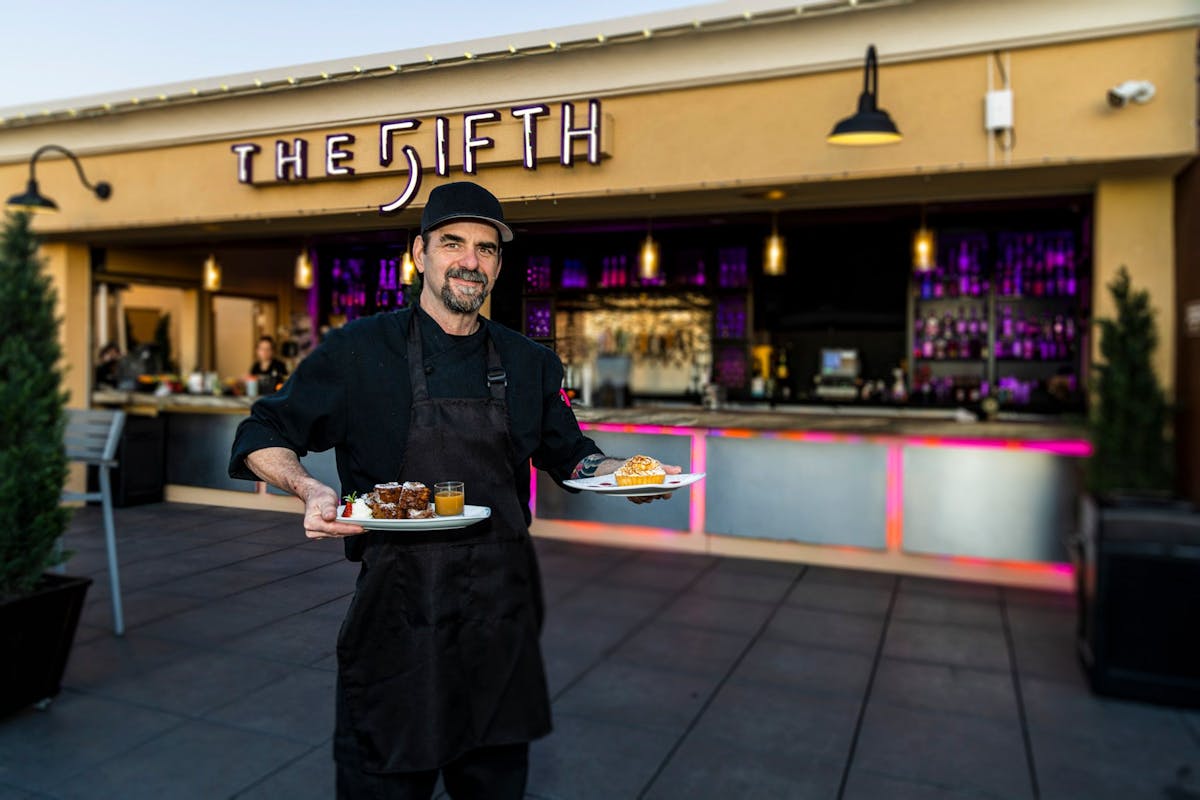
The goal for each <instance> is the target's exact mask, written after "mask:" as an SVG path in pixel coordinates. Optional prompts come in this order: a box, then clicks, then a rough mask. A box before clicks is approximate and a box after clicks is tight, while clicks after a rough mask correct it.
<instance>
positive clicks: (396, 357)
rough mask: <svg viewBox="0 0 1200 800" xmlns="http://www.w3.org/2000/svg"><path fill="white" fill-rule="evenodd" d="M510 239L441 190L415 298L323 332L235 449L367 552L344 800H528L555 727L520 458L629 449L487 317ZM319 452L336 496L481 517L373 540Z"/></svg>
mask: <svg viewBox="0 0 1200 800" xmlns="http://www.w3.org/2000/svg"><path fill="white" fill-rule="evenodd" d="M512 236H513V234H512V230H511V229H510V228H509V227H508V225H507V224H505V222H504V216H503V213H502V210H501V207H500V202H499V201H498V200H497V199H496V198H495V197H494V196H493V195H492V194H491V193H490V192H488V191H487V190H486V189H484V188H483V187H482V186H479V185H478V184H474V183H470V182H466V181H464V182H458V183H448V184H444V185H441V186H438V187H436V188H435V189H434V190H433V191H432V192H430V194H429V201H428V203H427V204H426V206H425V210H424V214H423V215H422V217H421V235H420V237H418V238H417V239H415V240H414V242H413V260H414V261H415V262H416V266H417V270H418V271H420V272H421V274H422V276H423V278H424V281H423V288H422V290H421V294H420V297H419V300H418V303H417V305H416V306H415V307H408V308H404V309H401V310H398V311H391V312H386V313H381V314H376V315H374V316H372V317H366V318H364V319H360V320H356V321H354V322H351V323H350V324H349V325H346V326H345V327H343V328H339V329H337V330H333V331H331V332H330V333H329V335H328V336H327V337H325V339H324V340H323V341H322V342H321V344H320V346H319V347H317V349H316V350H314V351H313V353H312V354H311V355H309V356H308V357H307V358H305V359H304V360H303V361H301V362H300V365H299V366H298V367H297V368H296V374H295V375H294V376H293V377H292V379H291V380H289V381H288V382H287V385H286V386H284V388H283V391H281V392H279V393H278V394H276V395H274V396H272V397H267V398H263V399H262V400H259V401H258V402H257V403H255V404H254V405H253V406H252V407H251V410H250V416H249V417H248V418H247V419H246V420H245V421H244V422H242V423H241V425H240V427H239V428H238V431H237V435H236V437H235V440H234V443H233V448H232V458H231V463H230V469H229V474H230V476H231V477H234V478H243V479H247V480H255V479H256V478H257V479H261V480H265V481H268V482H269V483H271V484H273V485H275V486H278V487H280V488H282V489H285V490H287V491H289V492H291V493H292V494H294V495H296V496H297V497H299V498H300V499H302V500H303V501H304V504H305V514H304V523H303V524H304V529H305V533H306V535H307V536H308V537H309V538H312V539H323V538H341V539H342V540H343V543H344V545H345V547H346V555H347V557H348V558H349V559H350V560H352V561H359V562H361V563H362V567H361V570H360V572H359V577H358V581H357V584H356V588H355V593H354V600H353V602H352V603H351V604H350V608H349V610H348V611H347V616H346V619H345V622H344V623H343V625H342V627H341V631H340V633H339V636H338V646H337V654H338V680H337V706H336V707H337V715H336V716H337V721H336V728H335V732H334V736H333V751H334V759H335V761H336V762H337V796H338V798H339V799H340V800H358V798H376V799H377V800H393V799H398V798H405V799H406V800H418V799H421V798H429V797H431V796H432V795H433V791H434V787H435V785H436V783H437V779H438V774H439V772H440V773H441V775H442V778H443V781H444V785H445V788H446V791H447V793H448V794H449V795H450V797H451V798H454V800H464V799H466V798H469V799H470V800H522V798H524V797H525V785H526V775H527V771H528V753H529V742H531V741H533V740H534V739H538V738H540V737H542V736H545V735H546V734H548V733H549V732H550V727H551V725H550V697H549V693H548V691H547V684H546V675H545V670H544V666H543V663H542V654H541V648H540V645H539V642H538V636H539V633H540V631H541V625H542V615H543V603H542V593H541V581H540V578H539V574H538V565H537V556H536V553H535V552H534V549H533V542H532V540H531V539H530V536H529V523H530V521H531V514H530V510H529V478H530V476H529V469H530V463H531V462H532V465H533V466H534V467H536V468H538V469H541V470H544V471H546V472H547V473H548V474H549V475H550V476H551V477H552V478H553V479H554V480H555V481H556V482H557V483H559V484H560V485H562V482H563V481H565V480H568V479H570V478H573V477H574V478H578V477H590V476H594V475H604V474H609V473H612V472H613V471H615V470H616V469H617V468H618V467H619V466H621V464H622V463H623V462H624V459H621V458H612V457H609V456H606V455H605V454H604V453H602V452H600V448H599V447H597V446H596V444H595V442H593V441H592V440H591V439H589V438H588V437H586V436H584V435H583V433H582V432H581V431H580V429H579V423H578V422H577V421H576V419H575V414H574V413H573V412H572V411H571V408H570V406H569V405H568V404H567V403H566V402H564V400H563V397H562V395H561V394H560V388H561V386H562V379H563V367H562V363H561V362H560V361H559V359H558V356H556V355H555V354H554V352H553V351H552V350H550V349H549V348H546V347H544V346H542V345H540V344H537V343H535V342H533V341H531V340H529V339H527V338H526V337H524V336H522V335H520V334H519V333H516V332H515V331H512V330H509V329H508V328H505V327H504V326H502V325H499V324H497V323H495V322H492V321H490V320H488V319H485V318H484V317H482V316H481V315H480V314H479V310H480V307H481V306H482V305H483V303H484V300H485V299H486V298H487V296H488V293H489V292H490V291H491V289H492V287H493V285H494V284H495V281H496V279H497V277H498V276H499V275H500V264H501V245H502V243H503V242H508V241H511V240H512ZM329 448H333V449H334V450H335V452H336V455H337V466H338V476H339V478H340V481H341V488H342V491H343V492H351V491H356V492H368V491H370V490H371V489H372V487H374V486H375V485H376V484H378V483H383V482H388V481H407V480H414V481H420V482H422V483H425V484H426V485H430V484H431V483H433V482H436V481H443V480H462V481H465V482H466V486H467V493H468V496H470V497H471V498H472V500H471V502H472V503H478V504H481V505H486V506H488V507H490V508H491V516H490V517H489V518H487V519H486V520H484V521H482V522H479V523H476V524H474V525H471V526H469V527H465V528H462V529H459V530H447V531H430V532H428V533H418V532H415V531H413V532H407V531H406V532H404V533H403V534H400V533H392V532H383V533H380V532H373V533H366V532H364V530H363V528H361V527H360V526H358V525H356V524H354V522H353V521H352V520H339V519H338V518H337V517H336V513H337V508H338V496H337V494H336V493H335V492H334V490H333V488H332V487H330V486H326V485H325V484H323V483H322V482H320V481H319V480H317V479H316V478H314V477H313V476H312V475H310V474H309V473H308V472H307V471H306V470H305V469H304V467H303V466H302V465H301V463H300V457H301V456H303V455H305V454H306V453H308V452H309V451H320V450H327V449H329ZM663 470H664V472H667V473H668V474H677V473H679V472H680V468H679V467H677V466H673V465H663ZM630 499H632V500H635V501H645V500H647V499H648V498H630Z"/></svg>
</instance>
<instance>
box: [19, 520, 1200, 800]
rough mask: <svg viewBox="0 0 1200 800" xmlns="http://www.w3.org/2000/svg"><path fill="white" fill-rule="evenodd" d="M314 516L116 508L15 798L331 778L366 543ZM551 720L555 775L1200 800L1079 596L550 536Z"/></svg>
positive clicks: (317, 786)
mask: <svg viewBox="0 0 1200 800" xmlns="http://www.w3.org/2000/svg"><path fill="white" fill-rule="evenodd" d="M298 523H299V518H298V516H292V515H283V514H277V513H270V512H253V511H242V510H231V509H217V508H209V507H202V506H184V505H178V504H163V505H155V506H141V507H135V508H129V509H122V510H119V511H118V529H119V537H120V548H121V563H122V580H123V583H124V588H125V592H124V594H125V604H126V615H127V625H128V628H129V630H128V633H127V635H126V636H125V637H124V638H123V639H118V638H116V637H114V636H112V634H111V631H110V628H109V606H108V593H107V579H106V573H105V560H104V554H103V546H102V536H101V534H100V532H99V514H98V513H97V510H96V509H94V508H88V509H83V510H81V511H80V512H79V513H78V514H77V515H76V518H75V521H74V522H73V524H72V529H71V533H70V535H69V536H68V542H67V544H68V547H70V548H71V549H73V550H75V551H76V555H75V556H74V558H73V560H72V561H71V563H70V565H69V568H68V572H69V573H70V574H90V575H92V576H94V577H95V578H96V583H95V584H94V585H93V587H92V589H91V591H90V593H89V597H88V605H87V608H86V610H85V613H84V618H83V622H82V624H81V628H80V630H79V634H78V636H77V639H76V645H75V649H74V651H73V653H72V657H71V663H70V666H69V668H68V672H67V677H66V681H65V688H64V690H63V693H62V694H61V695H60V696H59V697H58V699H56V700H55V701H54V703H53V704H52V705H51V707H50V709H49V710H47V711H45V712H38V711H34V710H29V711H25V712H21V713H18V714H16V715H13V716H10V717H8V718H6V719H3V720H0V798H5V799H7V798H47V797H49V798H120V800H138V799H140V798H147V799H149V798H154V800H161V798H171V799H172V800H176V799H182V798H200V799H202V800H212V798H227V797H238V798H264V799H265V798H271V799H272V800H274V799H275V798H287V799H288V800H304V799H305V798H330V797H332V796H333V767H332V761H331V757H330V743H329V739H330V734H331V731H332V726H333V680H334V672H333V670H334V640H335V637H336V634H337V630H338V625H339V623H340V620H341V617H342V615H343V613H344V611H345V608H346V605H347V603H348V602H349V598H350V592H351V590H352V588H353V581H354V577H355V574H356V569H357V568H356V566H355V565H352V564H349V563H347V562H345V561H343V560H342V557H341V545H340V544H339V543H337V542H309V541H306V540H305V539H304V538H303V534H302V532H301V531H300V529H299V524H298ZM538 549H539V550H540V552H541V555H542V571H543V575H544V578H545V584H546V593H547V598H548V605H549V609H548V620H547V627H546V631H545V636H544V649H545V655H546V661H547V664H548V668H549V673H550V681H551V691H552V694H553V697H554V709H555V723H556V730H555V733H554V734H553V735H552V736H550V737H549V738H547V739H545V740H544V741H541V742H538V743H537V744H535V745H534V748H533V754H532V771H531V779H530V786H529V796H530V797H534V798H563V799H564V800H565V799H566V798H598V799H599V800H620V799H621V798H641V797H646V798H680V799H681V800H682V799H684V798H686V799H687V800H701V799H703V798H721V800H731V799H733V798H736V799H738V800H741V799H743V798H817V799H818V800H819V799H821V798H855V800H861V799H869V800H875V799H876V798H883V799H885V800H905V798H921V799H922V800H924V799H925V798H939V799H942V800H951V799H952V798H955V799H956V798H981V797H989V798H1038V797H1040V798H1063V800H1083V799H1087V800H1092V799H1097V800H1098V799H1101V798H1117V799H1119V800H1134V799H1136V798H1164V799H1165V800H1189V799H1191V798H1200V713H1197V712H1191V711H1182V710H1176V709H1170V708H1162V707H1155V706H1149V705H1142V704H1136V703H1127V702H1120V701H1114V700H1102V699H1098V698H1096V697H1093V696H1092V695H1091V694H1090V693H1089V692H1088V690H1087V688H1086V686H1085V684H1084V681H1083V678H1082V675H1081V673H1080V671H1079V668H1078V667H1077V665H1076V662H1075V659H1074V656H1073V651H1072V641H1071V636H1072V629H1073V625H1074V608H1073V605H1072V601H1071V598H1070V597H1067V596H1063V595H1051V594H1044V593H1038V592H1031V591H1019V590H1012V589H1005V588H999V587H992V586H978V585H961V584H952V583H945V582H939V581H931V580H924V579H914V578H898V577H895V576H890V575H880V574H871V573H856V572H844V571H838V570H831V569H827V568H819V567H807V568H806V567H804V566H802V565H790V564H778V563H765V562H755V561H743V560H737V559H729V558H713V557H706V556H693V555H675V554H661V553H653V552H640V551H632V550H622V549H611V548H598V547H588V546H580V545H573V544H567V543H562V542H554V541H545V540H541V541H539V542H538Z"/></svg>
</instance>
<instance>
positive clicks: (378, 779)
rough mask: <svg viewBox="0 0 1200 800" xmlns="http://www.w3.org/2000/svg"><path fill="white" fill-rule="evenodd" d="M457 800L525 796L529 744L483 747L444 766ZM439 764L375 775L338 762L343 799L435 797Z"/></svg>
mask: <svg viewBox="0 0 1200 800" xmlns="http://www.w3.org/2000/svg"><path fill="white" fill-rule="evenodd" d="M441 773H442V783H443V784H444V785H445V787H446V791H447V793H449V795H450V797H451V798H453V800H521V798H523V797H524V796H525V780H526V777H527V775H528V773H529V745H528V744H527V743H526V744H509V745H503V746H500V747H481V748H479V749H478V750H471V751H470V752H468V753H466V754H464V755H462V756H460V757H459V758H457V759H455V760H454V761H451V762H450V763H449V764H446V765H445V766H444V767H442V769H441ZM437 777H438V770H436V769H431V770H429V771H428V772H396V773H392V774H387V775H375V774H371V773H367V772H360V771H359V770H357V769H355V768H354V767H353V766H346V765H343V764H340V763H339V764H338V765H337V796H338V800H429V798H430V797H432V796H433V788H434V786H436V785H437Z"/></svg>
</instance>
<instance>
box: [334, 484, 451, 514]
mask: <svg viewBox="0 0 1200 800" xmlns="http://www.w3.org/2000/svg"><path fill="white" fill-rule="evenodd" d="M345 499H346V507H345V508H343V510H342V518H343V519H429V518H431V517H433V516H434V506H433V503H432V502H430V497H429V487H427V486H426V485H425V484H423V483H420V482H418V481H405V482H404V483H403V484H401V483H398V482H395V481H393V482H391V483H377V484H375V489H374V491H371V492H368V493H367V494H365V495H363V496H362V497H357V496H355V495H349V496H347V497H346V498H345ZM347 509H348V510H349V513H346V512H347Z"/></svg>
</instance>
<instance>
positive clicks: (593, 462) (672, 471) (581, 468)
mask: <svg viewBox="0 0 1200 800" xmlns="http://www.w3.org/2000/svg"><path fill="white" fill-rule="evenodd" d="M624 463H625V459H623V458H617V457H615V456H606V455H604V453H593V454H592V455H590V456H585V457H584V458H583V460H582V461H580V462H579V463H578V464H576V465H575V469H574V470H573V471H572V472H571V478H572V480H574V479H576V478H593V477H595V476H597V475H611V474H612V473H614V472H616V471H617V470H618V469H619V468H620V466H621V465H622V464H624ZM662 468H663V472H665V473H667V474H668V475H678V474H679V473H681V472H683V469H682V468H680V467H677V466H675V465H674V464H663V465H662ZM670 496H671V495H670V493H667V494H656V495H648V496H647V495H643V496H640V497H630V498H627V499H628V500H629V502H631V503H636V504H638V505H641V504H642V503H649V502H650V501H652V500H660V499H661V500H666V499H668V498H670Z"/></svg>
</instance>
